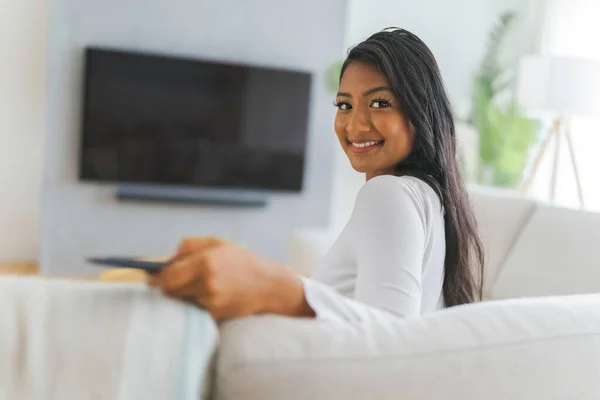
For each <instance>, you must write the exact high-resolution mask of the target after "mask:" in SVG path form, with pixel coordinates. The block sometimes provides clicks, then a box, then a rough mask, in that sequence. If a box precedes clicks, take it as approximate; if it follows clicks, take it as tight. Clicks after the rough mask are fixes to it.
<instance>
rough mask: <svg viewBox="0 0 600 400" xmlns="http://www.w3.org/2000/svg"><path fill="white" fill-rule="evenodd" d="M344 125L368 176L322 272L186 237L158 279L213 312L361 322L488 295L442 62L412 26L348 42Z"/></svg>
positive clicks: (343, 140)
mask: <svg viewBox="0 0 600 400" xmlns="http://www.w3.org/2000/svg"><path fill="white" fill-rule="evenodd" d="M335 106H336V107H337V108H338V111H337V114H336V118H335V124H334V125H335V132H336V134H337V137H338V139H339V142H340V145H341V146H342V148H343V149H344V151H345V152H346V154H347V156H348V158H349V160H350V163H351V164H352V167H353V168H354V169H355V170H357V171H359V172H362V173H364V174H365V175H366V180H367V182H366V183H365V185H364V186H363V187H362V189H361V190H360V192H359V194H358V196H357V199H356V201H355V207H354V210H353V213H352V215H351V217H350V220H349V222H348V224H347V226H346V227H345V229H344V230H343V232H342V233H341V235H340V237H339V238H338V240H337V241H336V242H335V244H334V245H333V247H332V248H331V249H330V251H329V252H328V254H327V255H326V257H325V259H324V262H323V263H322V264H321V265H320V266H319V267H318V268H317V270H316V272H315V275H314V277H313V278H312V279H305V278H299V277H298V276H297V275H296V274H294V273H293V272H291V270H289V269H288V268H286V267H284V266H281V265H279V264H277V263H275V262H272V261H270V260H267V259H265V258H263V257H260V256H259V255H256V254H254V253H252V252H250V251H249V250H247V249H245V248H243V247H241V246H238V245H236V244H234V243H230V242H226V241H222V240H219V239H216V238H199V239H186V240H184V241H183V243H182V244H181V246H180V247H179V249H178V251H177V253H176V255H175V260H176V261H175V262H174V263H173V264H172V265H170V266H169V267H168V268H166V269H165V270H163V271H162V272H161V273H160V274H158V275H156V276H153V277H151V278H150V279H149V283H150V285H151V286H154V287H158V288H160V289H162V290H163V291H164V292H165V293H166V294H167V295H170V296H173V297H177V298H181V299H186V300H190V301H192V302H194V303H195V304H197V305H198V306H200V307H202V308H205V309H207V310H208V311H209V312H210V313H211V314H212V315H213V316H214V317H215V318H218V319H220V318H230V317H239V316H245V315H250V314H258V313H274V314H280V315H286V316H296V317H319V318H331V319H343V320H348V321H359V320H365V319H380V318H386V317H389V316H391V315H396V316H400V317H412V316H418V315H421V314H424V313H428V312H432V311H435V310H438V309H440V308H443V307H451V306H456V305H460V304H465V303H471V302H474V301H477V300H479V299H480V298H481V291H482V268H483V252H482V247H481V243H480V240H479V238H478V235H477V229H476V224H475V220H474V216H473V213H472V211H471V209H470V206H469V202H468V199H467V193H466V191H465V188H464V185H463V182H462V179H461V176H460V172H459V167H458V164H457V158H456V139H455V131H454V122H453V116H452V111H451V107H450V103H449V101H448V98H447V96H446V93H445V91H444V87H443V82H442V78H441V76H440V71H439V69H438V66H437V63H436V61H435V58H434V57H433V55H432V53H431V51H430V50H429V49H428V48H427V46H426V45H425V44H424V43H423V42H422V41H421V40H420V39H419V38H418V37H416V36H415V35H413V34H411V33H410V32H407V31H405V30H402V29H395V28H394V29H386V30H384V31H382V32H379V33H376V34H374V35H372V36H371V37H370V38H368V39H367V40H366V41H364V42H362V43H360V44H359V45H357V46H356V47H354V48H353V49H351V50H350V52H349V54H348V57H347V59H346V60H345V62H344V64H343V67H342V71H341V74H340V84H339V92H338V93H337V96H336V101H335Z"/></svg>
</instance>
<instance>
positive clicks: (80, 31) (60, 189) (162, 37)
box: [41, 0, 345, 274]
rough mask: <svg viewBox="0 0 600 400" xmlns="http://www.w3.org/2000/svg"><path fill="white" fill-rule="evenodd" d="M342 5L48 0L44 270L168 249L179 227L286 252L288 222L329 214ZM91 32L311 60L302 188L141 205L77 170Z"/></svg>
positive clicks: (104, 38)
mask: <svg viewBox="0 0 600 400" xmlns="http://www.w3.org/2000/svg"><path fill="white" fill-rule="evenodd" d="M344 14H345V1H344V0H329V1H321V0H303V1H302V2H287V1H272V0H253V1H246V0H221V1H212V0H177V1H167V0H128V1H125V2H124V1H121V0H85V1H82V0H54V1H53V2H52V7H51V17H50V18H51V19H50V24H49V30H48V35H49V64H48V81H49V86H48V93H47V99H48V108H49V109H48V113H47V114H48V124H47V134H46V147H45V154H46V162H45V172H44V197H43V215H42V218H43V221H42V257H41V268H42V270H43V271H44V272H46V273H51V274H88V273H94V272H97V271H96V270H94V269H92V267H89V266H86V265H85V263H84V259H85V258H86V257H88V256H90V255H96V254H100V255H102V254H131V255H138V254H139V255H163V254H169V253H170V252H172V251H173V250H174V248H175V246H176V245H177V242H178V241H179V240H180V238H181V237H183V236H190V235H205V234H214V235H219V236H224V237H227V238H230V239H232V240H236V241H240V242H242V243H244V244H246V245H247V246H248V247H250V248H252V249H254V250H255V251H258V252H259V253H261V254H264V255H266V256H269V257H271V258H273V259H275V260H278V261H283V262H285V261H286V254H287V240H288V238H289V235H290V233H291V232H292V230H293V229H294V228H295V227H297V226H302V225H314V226H323V225H325V224H326V222H327V217H328V207H329V200H330V191H331V178H332V176H331V164H332V162H331V152H332V149H333V145H334V139H333V132H332V128H331V126H332V122H331V121H332V117H333V111H334V110H333V107H331V105H330V104H331V103H330V102H331V96H329V95H328V94H327V93H326V86H325V80H324V71H325V69H326V67H327V66H328V65H329V64H330V63H331V62H332V61H333V60H334V59H335V57H336V56H337V55H338V54H340V52H341V50H342V47H343V33H344V22H345V21H344ZM89 44H95V45H104V46H114V47H120V48H127V49H133V50H145V51H152V52H164V53H169V54H178V55H188V56H194V55H200V56H202V57H209V58H215V59H223V60H233V61H241V62H250V63H257V64H262V65H270V66H279V67H289V68H298V69H302V70H309V71H312V72H314V73H315V77H314V84H313V90H312V94H311V96H312V97H311V106H310V111H309V112H310V116H309V118H310V121H309V145H308V158H307V169H306V180H305V188H304V191H303V193H302V194H298V195H277V196H273V197H272V198H271V202H270V204H269V206H268V207H267V208H265V209H231V208H219V207H206V206H205V207H194V206H175V205H170V204H158V205H149V204H137V203H133V204H129V203H119V202H117V201H115V199H114V187H112V186H105V185H93V184H82V183H80V182H78V180H77V173H76V171H77V156H78V144H79V139H78V137H79V121H80V118H79V113H80V107H81V100H80V96H81V79H82V71H81V67H82V50H83V49H84V47H85V46H86V45H89ZM293 100H294V98H293V96H290V102H291V104H293Z"/></svg>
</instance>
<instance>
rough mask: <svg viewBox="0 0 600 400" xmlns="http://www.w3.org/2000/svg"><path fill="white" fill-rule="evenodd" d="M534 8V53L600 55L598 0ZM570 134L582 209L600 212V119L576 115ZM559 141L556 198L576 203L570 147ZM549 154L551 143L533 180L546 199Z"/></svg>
mask: <svg viewBox="0 0 600 400" xmlns="http://www.w3.org/2000/svg"><path fill="white" fill-rule="evenodd" d="M532 11H533V21H534V22H535V25H536V28H537V29H536V31H535V32H534V34H535V41H534V43H535V45H534V48H533V49H532V51H533V52H535V53H539V54H548V55H564V56H574V57H583V58H595V59H600V45H598V39H600V0H532ZM572 135H573V142H574V143H573V145H574V150H575V155H576V162H577V164H578V167H579V172H580V178H581V182H582V186H583V194H584V200H585V208H586V209H590V210H594V211H600V157H599V156H598V149H600V119H593V118H583V117H575V118H574V120H573V124H572ZM560 146H561V147H560V152H561V157H560V159H559V160H560V161H559V163H560V164H559V170H558V174H557V177H558V189H557V197H556V202H557V203H558V204H560V205H564V206H570V207H578V206H579V204H578V203H579V202H578V197H577V188H576V183H575V175H574V173H573V168H572V167H571V165H570V159H569V158H568V155H569V153H568V147H567V145H566V143H562V142H561V144H560ZM553 154H554V149H552V148H549V149H548V151H547V156H546V157H545V158H546V159H545V160H543V162H542V165H541V166H540V170H539V173H538V175H537V178H536V180H535V181H534V183H533V187H532V192H531V193H532V195H534V196H535V197H537V198H540V199H548V198H549V192H550V177H551V174H552V160H551V159H552V157H553Z"/></svg>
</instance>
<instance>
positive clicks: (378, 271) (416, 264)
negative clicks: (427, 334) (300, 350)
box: [303, 176, 427, 321]
mask: <svg viewBox="0 0 600 400" xmlns="http://www.w3.org/2000/svg"><path fill="white" fill-rule="evenodd" d="M426 223H427V222H426V213H425V204H424V201H423V198H422V194H421V192H419V190H418V189H417V188H415V187H414V185H413V182H411V181H410V180H407V179H399V178H397V177H394V176H380V177H376V178H373V179H371V180H369V181H368V182H367V183H365V185H364V186H363V188H362V189H361V190H360V192H359V194H358V196H357V199H356V203H355V206H354V211H353V212H352V216H351V217H350V221H349V222H348V226H347V229H348V230H349V232H347V234H348V235H349V238H350V240H349V241H348V248H347V249H346V251H348V252H350V254H352V257H351V258H352V259H353V260H354V261H355V262H356V271H357V272H356V284H355V293H354V299H351V298H348V297H346V296H344V295H342V294H341V293H338V292H337V291H336V290H334V289H332V288H330V287H328V286H327V285H325V284H323V283H321V282H318V281H315V280H313V279H303V283H304V291H305V296H306V299H307V302H308V303H309V304H310V306H311V307H312V308H313V310H314V311H315V313H316V314H317V318H326V319H338V320H345V321H362V320H372V319H376V320H379V319H381V318H386V317H387V318H389V317H390V315H395V316H398V317H410V316H416V315H420V313H421V301H422V295H423V290H422V270H423V259H424V254H425V246H426V235H427V232H426V226H427V225H426Z"/></svg>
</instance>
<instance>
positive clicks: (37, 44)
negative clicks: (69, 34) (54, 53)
mask: <svg viewBox="0 0 600 400" xmlns="http://www.w3.org/2000/svg"><path fill="white" fill-rule="evenodd" d="M46 11H47V10H46V1H45V0H0V59H1V60H2V61H1V62H0V260H36V259H37V257H38V253H39V216H40V211H39V210H40V202H41V196H40V195H41V177H42V153H43V126H44V125H43V121H44V92H45V87H44V85H45V82H44V74H45V64H46V62H45V33H46Z"/></svg>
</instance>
